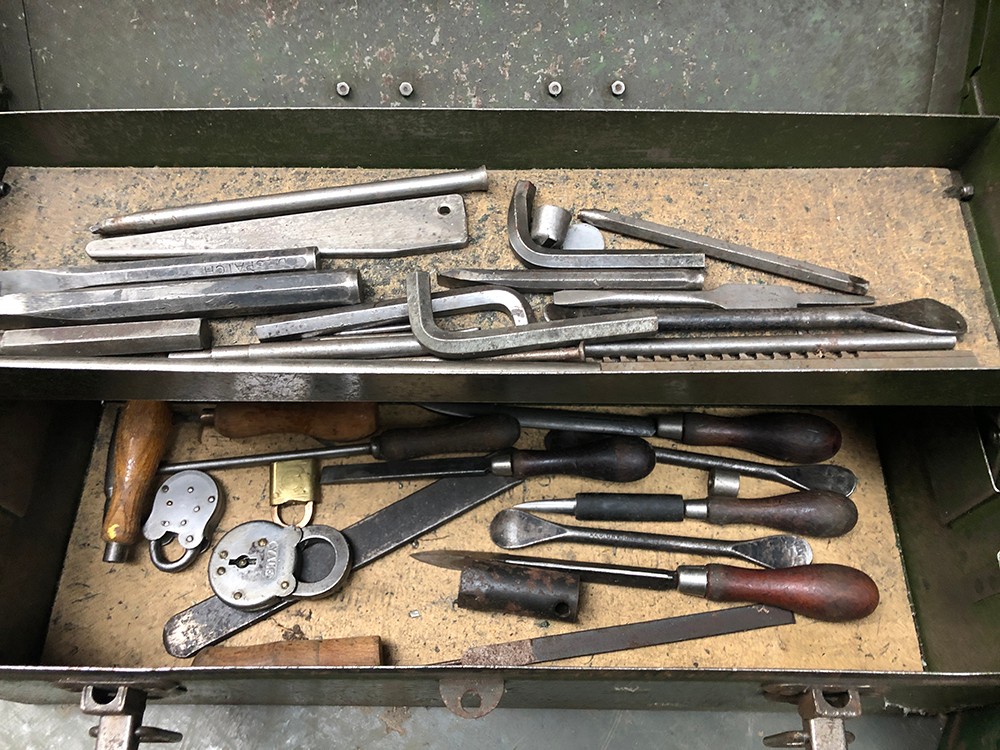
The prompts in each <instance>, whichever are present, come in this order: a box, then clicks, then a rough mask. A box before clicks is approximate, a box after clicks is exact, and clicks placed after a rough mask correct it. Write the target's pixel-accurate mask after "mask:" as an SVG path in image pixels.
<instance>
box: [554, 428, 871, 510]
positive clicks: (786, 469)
mask: <svg viewBox="0 0 1000 750" xmlns="http://www.w3.org/2000/svg"><path fill="white" fill-rule="evenodd" d="M598 439H600V438H599V437H598V436H597V435H594V434H587V433H584V432H565V431H559V430H553V431H551V432H550V433H549V434H548V435H546V436H545V447H546V448H549V449H550V450H551V449H561V448H571V447H576V446H581V445H586V444H588V443H590V442H592V441H594V440H598ZM653 453H654V454H655V455H656V462H657V463H661V464H669V465H671V466H683V467H685V468H689V469H702V470H704V471H711V470H713V469H722V470H724V471H729V472H732V473H734V474H740V475H743V476H747V477H754V478H756V479H765V480H768V481H771V482H779V483H781V484H785V485H788V486H789V487H794V488H795V489H797V490H825V491H827V492H835V493H837V494H838V495H844V496H848V497H849V496H850V495H851V494H853V493H854V490H855V489H857V486H858V478H857V476H856V475H855V474H854V472H853V471H851V470H850V469H848V468H845V467H843V466H837V465H836V464H805V465H802V466H777V465H775V464H764V463H759V462H757V461H743V460H740V459H738V458H728V457H725V456H713V455H711V454H709V453H695V452H693V451H679V450H674V449H672V448H661V447H659V446H654V447H653Z"/></svg>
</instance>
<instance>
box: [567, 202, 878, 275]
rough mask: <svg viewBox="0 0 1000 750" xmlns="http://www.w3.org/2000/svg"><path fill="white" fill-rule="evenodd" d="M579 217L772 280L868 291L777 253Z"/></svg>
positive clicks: (596, 214) (638, 222) (652, 226)
mask: <svg viewBox="0 0 1000 750" xmlns="http://www.w3.org/2000/svg"><path fill="white" fill-rule="evenodd" d="M579 217H580V220H581V221H585V222H587V223H588V224H592V225H594V226H595V227H598V228H599V229H606V230H608V231H609V232H616V233H617V234H622V235H625V236H626V237H634V238H635V239H639V240H646V241H647V242H655V243H656V244H658V245H664V246H666V247H673V248H679V249H681V250H687V251H689V252H699V253H705V255H707V256H708V257H710V258H715V259H716V260H723V261H726V262H728V263H734V264H736V265H738V266H745V267H747V268H753V269H756V270H758V271H765V272H767V273H772V274H774V275H775V276H783V277H784V278H786V279H794V280H796V281H804V282H806V283H808V284H814V285H816V286H821V287H825V288H827V289H833V290H834V291H838V292H847V293H848V294H865V293H867V291H868V281H867V280H866V279H863V278H861V277H860V276H855V275H853V274H848V273H844V272H843V271H837V270H835V269H832V268H825V267H823V266H820V265H817V264H815V263H809V262H808V261H804V260H798V259H795V258H788V257H785V256H783V255H778V254H777V253H770V252H766V251H764V250H757V249H755V248H752V247H747V246H746V245H738V244H736V243H734V242H727V241H726V240H720V239H716V238H714V237H706V236H705V235H701V234H695V233H694V232H687V231H685V230H683V229H677V228H676V227H667V226H664V225H662V224H656V223H654V222H652V221H646V220H645V219H638V218H633V217H629V216H622V215H621V214H616V213H613V212H611V211H597V210H594V209H589V210H586V211H581V212H580V214H579Z"/></svg>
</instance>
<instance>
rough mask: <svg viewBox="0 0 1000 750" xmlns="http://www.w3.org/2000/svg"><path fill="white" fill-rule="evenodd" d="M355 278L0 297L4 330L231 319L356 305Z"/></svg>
mask: <svg viewBox="0 0 1000 750" xmlns="http://www.w3.org/2000/svg"><path fill="white" fill-rule="evenodd" d="M360 297H361V292H360V288H359V284H358V272H357V271H354V270H351V271H314V272H295V273H275V274H262V275H260V276H231V277H226V278H220V279H209V280H194V281H173V282H165V283H159V284H128V285H125V286H120V287H117V286H115V287H97V288H94V289H75V290H69V291H65V292H39V293H37V294H5V295H2V296H0V319H3V320H4V322H6V323H8V324H20V323H23V322H24V321H29V322H36V323H37V322H39V321H45V320H50V321H53V322H65V323H75V322H80V323H98V322H104V321H125V320H153V319H160V318H178V317H189V316H192V315H197V316H201V317H206V318H208V317H232V316H237V315H250V314H254V313H264V312H279V311H282V310H296V309H302V308H308V307H322V306H328V305H350V304H356V303H357V302H359V301H360Z"/></svg>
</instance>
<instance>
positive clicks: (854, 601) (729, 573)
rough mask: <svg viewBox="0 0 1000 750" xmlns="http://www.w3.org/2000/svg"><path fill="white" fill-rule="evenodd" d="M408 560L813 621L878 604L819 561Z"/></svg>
mask: <svg viewBox="0 0 1000 750" xmlns="http://www.w3.org/2000/svg"><path fill="white" fill-rule="evenodd" d="M410 556H411V557H413V558H415V559H417V560H420V561H421V562H425V563H429V564H431V565H437V566H439V567H442V568H450V569H452V570H462V569H463V568H465V567H466V566H468V565H469V564H471V563H484V562H487V563H488V562H497V563H503V564H505V565H511V566H517V567H527V568H539V569H541V570H552V571H558V572H564V573H572V574H575V575H578V576H579V577H580V580H581V581H582V582H583V583H600V584H607V585H610V586H630V587H633V588H642V589H651V590H653V591H675V590H676V591H680V592H681V593H682V594H690V595H692V596H702V597H704V598H706V599H709V600H711V601H713V602H753V603H754V604H764V605H767V606H772V607H781V608H782V609H787V610H789V611H791V612H795V613H796V614H799V615H804V616H805V617H810V618H812V619H814V620H824V621H826V622H847V621H850V620H860V619H861V618H863V617H867V616H868V615H870V614H871V613H872V612H874V611H875V608H876V607H877V606H878V601H879V592H878V586H876V585H875V582H874V581H873V580H872V579H871V578H869V577H868V576H867V575H866V574H865V573H862V572H861V571H860V570H857V569H855V568H850V567H848V566H846V565H835V564H830V563H821V564H813V565H801V566H797V567H794V568H779V569H776V570H752V569H749V568H738V567H735V566H732V565H717V564H711V565H682V566H680V567H678V568H677V570H664V569H660V568H641V567H635V566H626V565H610V564H607V563H596V562H581V561H579V560H553V559H549V558H544V557H527V556H523V555H513V554H510V553H506V552H470V551H462V550H430V551H426V552H415V553H413V554H412V555H410Z"/></svg>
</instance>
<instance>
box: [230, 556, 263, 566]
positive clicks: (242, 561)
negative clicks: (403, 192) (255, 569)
mask: <svg viewBox="0 0 1000 750" xmlns="http://www.w3.org/2000/svg"><path fill="white" fill-rule="evenodd" d="M229 564H230V565H235V566H236V567H237V568H241V569H242V568H246V567H248V566H250V565H256V564H257V558H255V557H250V556H249V555H240V556H239V557H236V558H234V559H232V560H230V561H229Z"/></svg>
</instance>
